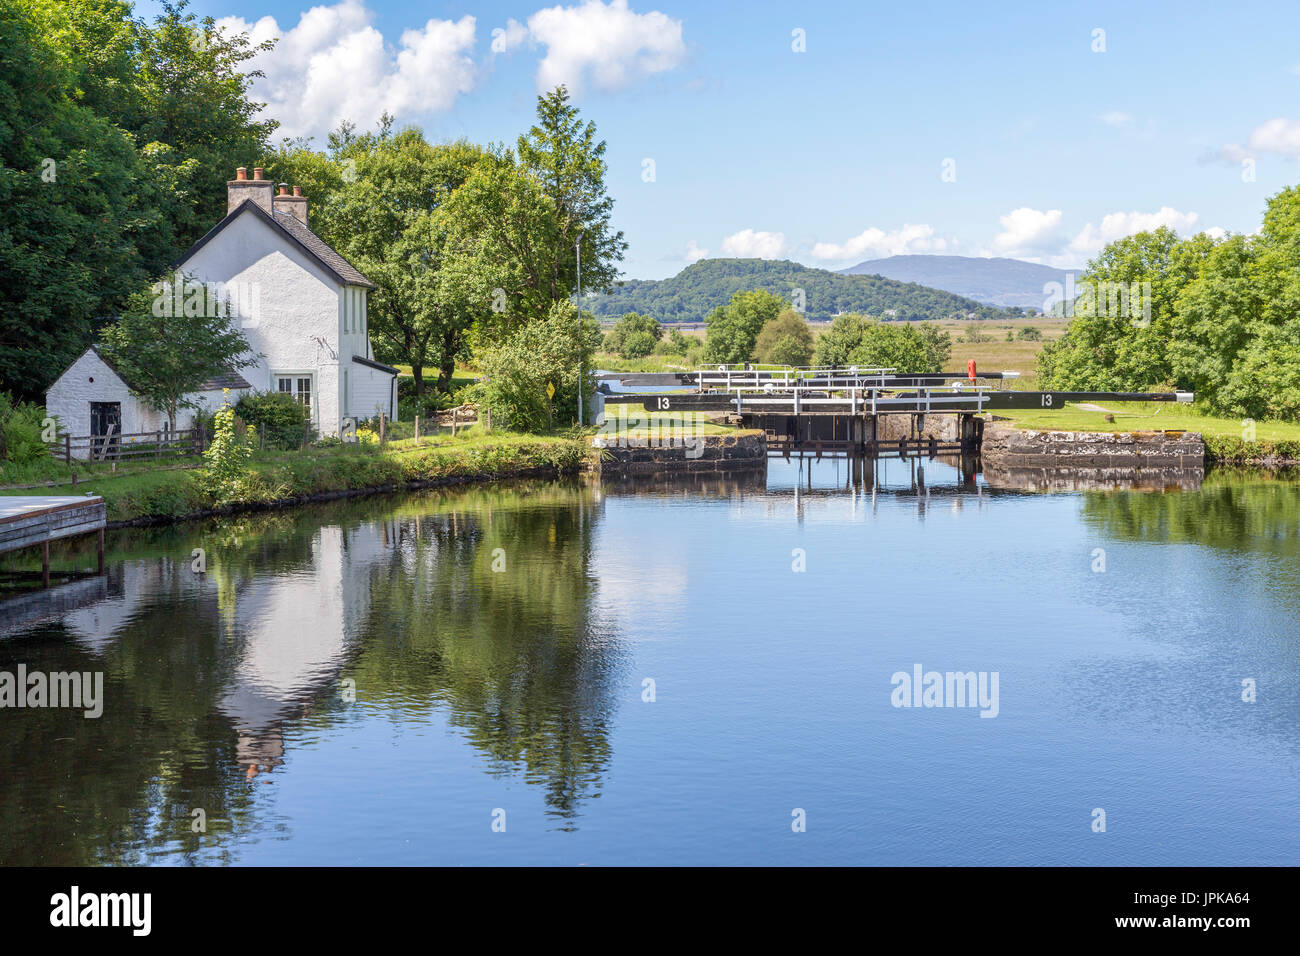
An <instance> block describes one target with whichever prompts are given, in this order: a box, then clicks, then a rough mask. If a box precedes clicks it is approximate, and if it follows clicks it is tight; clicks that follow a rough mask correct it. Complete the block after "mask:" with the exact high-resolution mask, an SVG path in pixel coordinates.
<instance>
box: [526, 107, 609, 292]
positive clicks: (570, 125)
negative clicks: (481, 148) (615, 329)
mask: <svg viewBox="0 0 1300 956" xmlns="http://www.w3.org/2000/svg"><path fill="white" fill-rule="evenodd" d="M518 152H519V162H520V165H521V166H522V167H523V169H524V170H526V171H527V172H529V173H531V174H532V175H533V176H535V177H536V178H537V182H538V183H539V184H540V186H541V189H542V193H543V194H544V195H545V196H546V197H547V198H548V199H549V200H550V201H551V209H552V214H553V216H554V227H553V229H551V230H550V235H549V236H548V238H549V240H550V242H551V243H552V244H553V248H552V254H551V256H550V261H549V263H548V265H549V267H550V268H549V274H548V275H547V276H546V277H545V279H546V282H547V290H546V291H547V294H548V295H549V297H550V300H551V301H552V302H555V301H558V300H560V299H563V298H567V297H568V296H570V295H572V294H573V292H574V289H575V287H576V282H577V272H578V261H577V254H576V247H577V246H578V243H579V238H581V243H580V247H581V250H582V263H581V265H582V287H583V289H590V290H592V291H593V292H602V291H605V290H607V289H608V288H609V287H610V286H611V285H613V282H614V280H615V279H616V278H617V277H618V266H617V264H618V263H619V262H621V261H622V259H623V253H624V252H625V251H626V249H627V243H626V242H624V241H623V233H622V232H614V231H613V229H612V227H611V225H610V216H611V214H612V212H613V209H614V200H613V199H612V198H611V197H610V196H609V195H608V193H607V192H606V191H605V171H606V165H605V142H604V140H599V141H598V140H597V139H596V124H595V123H593V122H591V121H588V122H586V123H584V122H583V121H582V120H581V119H580V118H579V116H578V108H577V107H576V106H574V105H572V104H571V103H570V102H569V93H568V90H567V89H565V88H564V87H563V86H559V87H557V88H556V89H554V90H552V91H551V92H550V93H547V94H545V95H543V96H539V97H538V98H537V122H536V123H534V124H533V126H532V128H530V129H529V130H528V132H527V133H525V134H524V135H523V136H520V137H519V142H518Z"/></svg>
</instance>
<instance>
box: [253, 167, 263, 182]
mask: <svg viewBox="0 0 1300 956" xmlns="http://www.w3.org/2000/svg"><path fill="white" fill-rule="evenodd" d="M253 178H254V179H261V178H262V167H261V166H254V167H253Z"/></svg>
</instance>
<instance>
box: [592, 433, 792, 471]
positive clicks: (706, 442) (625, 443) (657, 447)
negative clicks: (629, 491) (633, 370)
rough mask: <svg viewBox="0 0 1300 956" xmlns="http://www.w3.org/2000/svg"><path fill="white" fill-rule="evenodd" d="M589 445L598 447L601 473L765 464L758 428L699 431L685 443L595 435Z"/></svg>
mask: <svg viewBox="0 0 1300 956" xmlns="http://www.w3.org/2000/svg"><path fill="white" fill-rule="evenodd" d="M638 441H639V444H638ZM591 445H592V447H593V448H595V449H597V450H598V453H599V456H600V464H599V471H600V473H601V474H602V475H606V474H613V475H657V474H666V473H673V472H677V473H691V474H705V473H718V472H725V471H732V470H740V469H746V468H765V467H766V466H767V436H766V435H764V434H763V433H762V432H757V431H743V432H737V433H736V434H734V435H698V436H694V437H688V438H687V439H686V443H685V444H684V445H683V443H682V439H681V438H675V439H674V440H673V441H672V442H671V443H670V442H669V441H668V440H667V439H664V440H663V441H661V442H655V441H654V440H652V439H651V440H647V439H645V438H642V439H639V440H638V439H637V438H635V437H632V438H628V437H623V436H618V435H608V436H605V435H597V436H596V437H595V438H593V439H592V441H591Z"/></svg>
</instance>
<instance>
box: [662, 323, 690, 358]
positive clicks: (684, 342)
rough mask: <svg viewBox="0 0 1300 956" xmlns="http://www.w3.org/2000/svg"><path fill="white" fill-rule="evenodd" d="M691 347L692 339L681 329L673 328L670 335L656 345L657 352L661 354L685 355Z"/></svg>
mask: <svg viewBox="0 0 1300 956" xmlns="http://www.w3.org/2000/svg"><path fill="white" fill-rule="evenodd" d="M690 347H691V339H689V338H687V337H686V336H685V335H683V334H682V330H681V329H672V330H671V331H670V332H669V333H668V337H667V338H665V339H661V340H660V342H659V344H658V345H657V346H655V352H656V353H658V354H660V355H685V354H686V352H687V350H689V349H690Z"/></svg>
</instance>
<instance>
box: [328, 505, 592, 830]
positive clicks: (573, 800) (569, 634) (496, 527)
mask: <svg viewBox="0 0 1300 956" xmlns="http://www.w3.org/2000/svg"><path fill="white" fill-rule="evenodd" d="M591 531H592V496H591V492H590V490H584V491H578V490H575V489H574V488H573V487H564V486H557V485H547V484H540V483H539V484H535V485H532V486H529V487H525V488H521V489H510V490H505V489H500V488H486V489H477V490H474V491H470V492H467V493H462V494H460V495H458V496H457V497H456V499H455V501H454V504H453V505H452V507H451V508H450V509H449V510H445V511H444V510H439V511H437V512H436V513H434V514H430V515H426V516H419V515H416V516H411V515H409V513H408V514H407V515H405V516H402V517H399V518H395V519H394V520H393V521H392V522H391V523H390V526H389V533H390V534H391V535H392V543H393V547H392V548H391V550H390V552H389V559H388V561H387V563H386V564H384V565H377V566H373V567H372V568H371V569H370V572H369V573H370V576H371V579H370V591H371V595H372V605H371V606H372V608H373V611H372V614H373V618H372V621H371V623H370V626H369V627H368V628H367V634H366V636H365V647H364V650H363V652H362V654H361V656H360V658H359V659H358V660H357V663H356V666H355V668H354V669H353V670H352V671H350V672H349V674H348V676H350V677H354V678H355V679H356V682H357V688H358V693H360V694H365V695H366V696H367V697H370V696H373V695H384V696H385V697H387V698H388V700H389V701H393V702H397V701H405V702H407V703H406V705H405V706H410V707H413V708H416V709H423V708H427V707H429V706H432V705H433V704H434V703H436V702H438V701H445V702H446V703H447V704H448V707H449V719H450V720H451V722H452V723H453V724H455V725H457V726H459V727H461V728H463V729H464V730H465V731H466V736H467V738H468V739H469V740H470V741H471V742H472V743H473V744H474V745H475V746H476V747H479V748H481V749H482V750H483V751H484V752H485V753H487V754H488V755H489V756H490V757H491V758H492V759H493V760H495V761H498V762H499V764H500V765H501V768H502V769H503V770H504V769H506V768H508V767H512V766H516V767H522V769H523V771H524V774H525V777H526V779H527V780H528V781H529V782H531V783H537V784H540V785H542V786H544V787H545V788H546V793H547V797H546V799H547V802H548V804H549V805H550V807H551V810H552V812H554V813H556V814H558V815H561V816H563V817H566V818H571V817H572V816H573V815H574V814H575V813H576V810H577V807H578V804H579V802H580V801H581V800H582V799H583V798H584V797H587V796H592V795H594V794H595V793H596V792H597V791H598V789H599V786H600V778H601V774H602V773H603V771H604V770H605V768H606V766H607V764H608V761H609V757H610V746H609V740H608V726H607V725H608V719H609V714H610V711H611V708H612V700H611V697H610V694H609V690H608V683H609V674H610V671H611V669H612V667H613V666H614V662H613V660H612V657H613V651H612V648H611V645H610V644H608V643H606V642H605V641H603V640H602V639H601V637H600V636H599V635H598V634H596V633H595V631H594V629H593V626H592V623H591V606H592V597H593V590H594V580H593V575H592V572H591V567H590V562H591V547H592V543H591V539H592V534H591ZM497 549H500V550H497ZM494 561H495V563H496V566H497V567H498V568H503V570H497V571H494V570H493V564H494ZM394 706H398V704H396V703H394Z"/></svg>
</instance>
